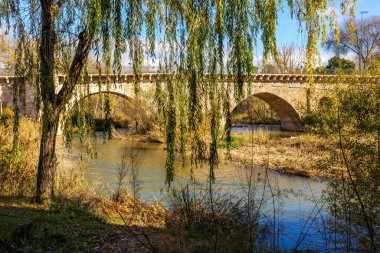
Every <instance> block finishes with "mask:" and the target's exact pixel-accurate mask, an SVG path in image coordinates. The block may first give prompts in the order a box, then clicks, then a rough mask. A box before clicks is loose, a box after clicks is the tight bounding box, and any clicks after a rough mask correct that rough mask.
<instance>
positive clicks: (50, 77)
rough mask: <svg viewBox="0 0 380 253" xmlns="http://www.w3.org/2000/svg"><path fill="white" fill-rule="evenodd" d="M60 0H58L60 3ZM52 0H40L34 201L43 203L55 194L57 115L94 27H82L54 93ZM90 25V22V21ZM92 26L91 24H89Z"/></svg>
mask: <svg viewBox="0 0 380 253" xmlns="http://www.w3.org/2000/svg"><path fill="white" fill-rule="evenodd" d="M62 3H63V2H61V4H62ZM61 4H59V3H58V4H57V5H56V6H54V2H53V1H51V0H45V1H44V0H41V26H42V33H41V46H40V57H41V68H40V80H41V96H42V105H43V108H42V136H41V146H40V156H39V161H38V172H37V190H36V201H37V202H39V203H42V202H43V201H44V200H45V199H50V198H51V197H52V196H54V178H55V171H56V168H57V159H56V155H55V143H56V136H57V131H58V125H59V116H60V113H61V112H62V110H63V109H64V107H65V105H66V103H67V102H68V101H69V100H70V99H71V97H72V94H73V90H74V87H75V85H76V84H77V82H78V79H79V77H80V74H81V72H82V69H83V66H84V64H85V62H86V60H87V58H88V54H89V51H90V46H91V41H92V38H93V33H94V31H93V29H92V30H91V31H90V32H88V31H87V30H86V29H84V30H83V31H82V32H81V33H80V34H79V36H78V39H79V41H78V45H77V49H76V53H75V55H74V58H73V61H72V63H71V66H70V69H69V73H68V75H67V76H66V79H65V82H64V84H63V86H62V88H61V90H60V91H59V92H58V94H56V84H55V82H54V60H55V58H54V46H55V43H56V37H55V30H54V16H55V13H54V9H57V8H59V7H60V6H61ZM92 26H93V24H92ZM92 26H91V27H92Z"/></svg>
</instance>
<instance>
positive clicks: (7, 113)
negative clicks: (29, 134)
mask: <svg viewBox="0 0 380 253" xmlns="http://www.w3.org/2000/svg"><path fill="white" fill-rule="evenodd" d="M14 116H15V113H14V111H13V110H12V109H11V108H9V107H7V106H6V107H4V108H3V111H2V114H1V115H0V120H1V122H2V123H4V124H8V123H9V122H10V121H11V120H12V119H13V117H14Z"/></svg>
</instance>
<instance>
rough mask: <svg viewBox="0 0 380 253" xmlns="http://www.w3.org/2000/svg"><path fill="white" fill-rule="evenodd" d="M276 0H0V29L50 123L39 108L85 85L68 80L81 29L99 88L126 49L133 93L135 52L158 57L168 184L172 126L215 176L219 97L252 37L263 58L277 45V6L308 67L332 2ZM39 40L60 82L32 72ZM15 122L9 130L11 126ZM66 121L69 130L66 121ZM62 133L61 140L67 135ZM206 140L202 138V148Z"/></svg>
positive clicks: (222, 109) (232, 90)
mask: <svg viewBox="0 0 380 253" xmlns="http://www.w3.org/2000/svg"><path fill="white" fill-rule="evenodd" d="M283 2H285V1H281V0H251V1H245V0H212V1H211V0H151V1H148V0H75V1H65V0H57V1H51V0H50V1H37V0H25V1H19V0H2V1H1V6H0V16H1V21H2V26H3V27H2V28H3V30H6V31H9V32H10V34H11V35H12V36H14V37H15V40H16V41H17V43H18V44H17V45H18V46H17V64H16V69H15V74H16V75H17V76H20V77H23V78H24V79H23V80H27V81H28V82H30V83H33V84H34V86H35V91H36V92H35V93H36V108H37V112H38V113H40V112H41V111H42V122H43V124H45V123H46V122H49V119H48V118H44V117H46V116H47V115H48V117H51V115H54V117H59V116H60V115H61V114H65V115H69V114H70V112H68V111H67V110H66V109H67V108H68V107H69V105H71V104H72V102H70V101H73V99H74V98H73V96H74V94H75V92H74V91H75V90H82V89H81V87H83V86H85V85H88V84H86V81H84V82H82V83H81V84H80V85H76V84H75V83H72V82H75V81H77V80H76V79H75V78H73V79H72V78H71V72H70V71H72V67H73V66H74V67H77V68H80V71H82V75H83V76H84V77H85V76H86V75H85V73H86V66H85V65H84V66H83V65H81V64H77V65H75V64H74V62H73V60H75V59H77V58H75V56H78V57H79V59H81V58H80V57H84V58H87V57H88V55H86V54H83V55H80V53H81V52H79V51H78V45H79V44H80V41H81V39H83V36H84V35H85V36H86V37H85V38H86V39H87V40H88V41H89V43H90V50H91V51H90V54H91V55H93V56H95V58H96V59H97V66H98V70H99V74H105V75H106V76H107V81H106V83H105V84H103V83H100V84H99V86H101V85H106V87H107V89H110V87H111V85H114V84H113V82H116V81H117V78H118V75H119V74H120V72H121V70H122V58H123V55H127V56H128V58H129V61H130V62H131V65H132V70H133V73H134V76H135V91H136V93H139V91H140V89H139V85H138V84H139V80H140V78H141V66H142V63H143V61H144V60H147V59H151V60H154V61H157V62H159V63H160V69H159V72H162V73H163V74H165V73H172V74H175V76H174V77H169V75H163V80H161V81H160V84H158V85H157V88H158V90H157V92H156V97H157V98H159V101H158V104H159V105H160V108H159V110H163V111H164V112H163V115H164V116H165V127H166V134H167V147H168V149H167V150H168V158H167V163H166V166H167V182H168V183H169V184H170V182H171V181H172V180H173V178H174V164H173V161H174V150H175V146H176V145H178V144H176V143H175V142H176V139H177V137H176V135H177V134H178V133H177V131H176V129H177V128H179V129H180V131H179V134H180V138H179V140H180V144H179V146H180V150H181V152H183V153H184V152H185V151H184V150H185V148H184V147H185V146H186V145H190V147H191V150H192V154H193V156H192V157H193V161H194V162H195V163H197V161H199V160H201V159H202V158H204V157H205V156H206V155H205V154H206V153H208V154H209V164H210V178H211V179H213V178H214V168H216V167H217V164H218V158H217V148H216V147H217V140H218V134H219V125H220V124H221V123H223V122H222V120H221V119H222V118H223V117H222V116H225V118H226V124H225V126H226V133H227V134H226V136H227V137H226V138H227V140H230V132H231V131H230V130H231V129H230V128H231V119H230V110H231V109H232V108H230V104H229V101H228V100H229V98H230V97H231V99H232V98H233V97H235V99H239V98H241V96H242V95H243V93H244V91H245V90H244V89H245V86H244V84H245V83H246V82H248V83H249V82H250V77H251V76H252V74H253V71H254V70H253V55H254V48H255V45H256V43H257V39H258V38H261V41H262V43H263V46H264V56H265V57H267V56H270V55H272V56H273V55H274V54H275V53H276V39H275V34H276V27H277V23H278V21H277V19H278V14H279V11H281V10H282V8H283V4H287V5H288V6H289V9H290V11H291V14H292V16H294V18H296V19H297V20H298V21H299V25H300V28H301V29H304V30H305V31H306V32H307V37H308V43H307V60H308V64H307V67H308V68H309V69H311V66H312V64H313V61H314V60H315V59H316V56H317V48H318V47H317V43H318V41H319V40H320V39H323V38H324V37H325V34H326V27H327V26H329V27H330V28H331V29H333V30H337V24H336V17H335V15H334V14H331V13H330V14H328V13H329V12H328V8H329V5H330V4H333V2H334V1H332V0H313V1H310V0H287V1H286V3H283ZM335 2H336V1H335ZM46 3H49V5H45V4H46ZM340 3H341V6H342V12H344V13H346V12H350V13H351V14H353V13H354V10H355V6H356V0H341V1H340ZM44 6H48V8H49V10H47V11H46V12H43V10H44V9H43V8H42V7H44ZM44 8H45V7H44ZM43 13H48V14H49V13H50V14H51V15H53V18H52V20H53V26H54V28H50V30H51V31H52V32H53V34H54V36H53V37H54V39H52V41H50V42H46V41H43V40H42V38H43V35H44V31H42V27H43V24H44V20H42V19H41V17H42V15H41V14H43ZM81 36H82V37H81ZM42 42H44V43H47V44H48V45H49V43H52V44H53V45H52V46H53V47H54V56H53V58H52V59H54V61H53V62H51V65H49V66H50V68H48V69H47V71H48V72H46V73H50V74H55V75H57V74H63V75H66V80H65V84H64V85H63V87H62V88H61V87H60V86H58V84H57V83H56V82H54V81H53V80H47V79H46V80H45V79H44V80H42V81H41V78H39V76H40V77H42V78H45V77H44V75H43V73H45V72H42V68H41V62H42V61H43V60H44V57H45V56H46V55H43V54H42V51H39V49H40V48H41V43H42ZM44 45H45V44H44ZM78 54H79V55H78ZM274 56H275V55H274ZM52 72H54V73H52ZM38 73H40V75H38ZM50 74H49V75H50ZM112 74H115V75H112ZM222 74H230V75H231V76H232V77H233V86H230V85H229V84H226V83H222V82H219V78H220V76H221V75H222ZM83 79H84V80H85V79H86V78H83ZM46 83H50V85H46ZM77 83H78V82H77ZM42 84H43V85H42ZM165 84H166V85H165ZM19 87H20V83H19V82H16V83H15V89H14V91H15V92H14V94H15V97H17V96H18V94H19V90H20V89H19ZM57 90H59V92H58V93H56V91H57ZM87 90H89V89H87ZM232 94H234V95H232ZM87 95H88V94H87ZM102 98H103V99H104V100H105V111H106V113H105V115H106V118H108V117H109V116H110V112H109V95H108V94H107V93H106V94H105V95H104V97H102ZM16 100H17V99H16ZM52 101H53V102H52ZM49 103H53V105H54V104H55V106H56V107H55V106H53V109H54V108H55V111H54V112H53V111H49V110H48V108H49V106H48V105H49ZM82 107H83V108H84V106H80V105H79V108H82ZM41 109H42V110H41ZM16 112H18V110H17V107H16ZM16 115H18V114H17V113H16ZM80 120H81V123H80V125H82V126H85V127H86V126H91V124H92V123H91V122H90V121H91V120H90V119H89V118H88V117H81V118H80ZM205 121H208V124H209V125H210V126H211V132H210V133H209V134H208V136H205V134H204V133H203V132H201V126H202V124H205ZM15 125H16V130H17V124H15ZM43 129H44V128H43ZM46 129H48V128H47V127H46ZM66 129H67V130H70V125H68V126H67V127H66ZM83 133H88V131H84V132H83ZM66 140H67V141H68V142H70V140H71V137H70V134H68V135H67V138H66ZM208 143H209V144H208ZM207 145H210V146H209V147H208V148H207ZM207 150H208V151H207ZM206 151H207V152H206ZM40 159H44V158H40Z"/></svg>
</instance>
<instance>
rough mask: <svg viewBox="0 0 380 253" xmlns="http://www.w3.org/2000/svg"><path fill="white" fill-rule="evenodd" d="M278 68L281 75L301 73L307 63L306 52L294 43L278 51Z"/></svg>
mask: <svg viewBox="0 0 380 253" xmlns="http://www.w3.org/2000/svg"><path fill="white" fill-rule="evenodd" d="M275 61H276V66H277V68H278V69H279V71H280V73H282V74H286V73H290V74H293V73H301V72H302V70H303V67H304V64H305V62H306V59H305V52H303V50H302V49H301V48H297V47H296V46H295V45H294V44H293V43H292V44H289V45H283V46H282V47H280V48H278V49H277V56H276V57H275Z"/></svg>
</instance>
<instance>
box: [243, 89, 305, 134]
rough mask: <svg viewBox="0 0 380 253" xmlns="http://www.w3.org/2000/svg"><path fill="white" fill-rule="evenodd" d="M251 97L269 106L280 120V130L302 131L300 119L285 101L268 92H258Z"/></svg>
mask: <svg viewBox="0 0 380 253" xmlns="http://www.w3.org/2000/svg"><path fill="white" fill-rule="evenodd" d="M251 96H254V97H257V98H259V99H261V100H263V101H265V102H266V103H267V104H269V105H270V106H271V107H272V108H273V110H274V111H275V112H276V113H277V115H278V117H279V118H280V123H281V129H282V130H284V131H291V132H300V131H302V124H301V118H300V116H299V114H298V113H297V111H296V110H295V109H294V107H293V106H292V105H291V104H290V103H288V102H287V101H286V100H285V99H283V98H281V97H279V96H277V95H275V94H273V93H269V92H259V93H255V94H253V95H251ZM246 99H247V98H246Z"/></svg>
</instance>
